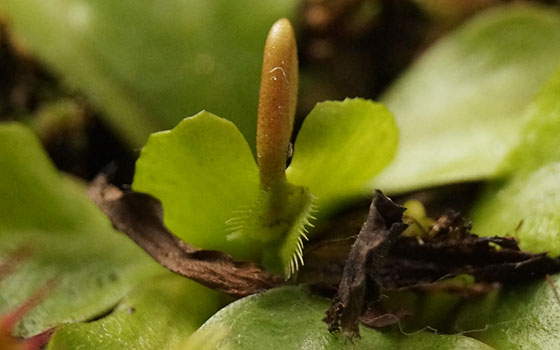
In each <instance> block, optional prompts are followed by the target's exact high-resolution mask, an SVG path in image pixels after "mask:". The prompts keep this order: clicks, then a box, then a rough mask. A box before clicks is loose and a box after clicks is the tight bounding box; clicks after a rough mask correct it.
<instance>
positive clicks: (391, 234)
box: [89, 175, 560, 337]
mask: <svg viewBox="0 0 560 350" xmlns="http://www.w3.org/2000/svg"><path fill="white" fill-rule="evenodd" d="M89 195H90V197H91V198H92V200H93V201H94V202H95V203H96V204H97V205H98V206H99V207H100V208H101V210H102V211H103V212H104V213H105V214H106V215H107V216H108V217H109V218H110V219H111V221H112V223H113V226H114V227H115V228H116V229H117V230H119V231H122V232H124V233H126V234H127V235H128V236H129V237H130V238H131V239H132V240H134V241H135V242H136V243H137V244H138V245H139V246H140V247H142V248H143V249H144V250H145V251H146V252H147V253H148V254H149V255H151V256H152V257H153V258H154V259H155V260H156V261H158V262H159V263H160V264H161V265H163V266H164V267H166V268H167V269H169V270H171V271H173V272H175V273H177V274H179V275H182V276H185V277H187V278H190V279H192V280H195V281H197V282H199V283H201V284H204V285H205V286H207V287H210V288H213V289H215V290H217V291H220V292H223V293H225V294H228V295H231V296H233V297H238V298H239V297H244V296H247V295H251V294H255V293H260V292H263V291H265V290H267V289H270V288H273V287H276V286H279V285H281V284H283V283H284V282H285V281H284V279H283V278H282V277H281V276H278V275H275V274H271V273H269V272H266V271H265V270H263V269H262V268H261V267H260V266H258V265H257V264H255V263H251V262H242V261H236V260H234V259H233V258H232V257H231V256H229V255H227V254H225V253H223V252H219V251H214V250H202V249H197V248H195V247H192V246H190V245H189V244H188V243H186V242H184V241H182V240H181V239H179V238H178V237H176V236H174V235H173V234H172V233H171V232H169V230H167V228H166V227H165V226H164V224H163V209H162V206H161V203H160V202H159V201H158V200H157V199H155V198H154V197H152V196H150V195H147V194H143V193H137V192H133V191H126V192H123V191H121V190H119V189H118V188H116V187H114V186H111V185H109V184H108V183H107V180H106V179H105V177H104V176H102V175H101V176H98V177H97V178H96V179H95V180H94V182H93V183H92V185H91V187H90V189H89ZM403 212H404V208H403V207H401V206H398V205H396V204H395V203H393V202H392V201H391V200H390V199H389V198H387V197H385V195H383V193H382V192H381V191H378V190H377V191H376V192H375V195H374V198H373V201H372V204H371V207H370V210H369V214H368V217H367V220H366V221H365V223H364V224H363V225H362V228H361V230H360V233H359V234H358V235H357V236H355V237H354V236H349V237H346V238H342V239H336V240H329V239H325V240H324V241H320V242H316V243H314V244H312V245H311V246H310V247H309V249H308V252H307V253H306V255H305V259H306V265H304V267H303V269H302V271H301V273H300V275H299V276H298V282H299V283H305V284H309V285H311V286H312V287H315V289H316V290H320V291H321V292H323V293H324V292H327V293H330V295H335V296H334V298H333V301H332V304H331V306H330V308H329V310H328V311H327V316H326V317H325V319H324V320H325V322H326V323H327V324H328V327H329V330H331V331H342V333H343V334H344V335H345V336H347V337H354V336H359V328H358V327H359V324H360V322H361V323H363V324H365V325H366V326H370V327H374V328H377V327H383V326H386V325H390V324H393V323H395V322H397V321H398V319H399V318H401V317H403V316H410V313H409V312H408V311H407V310H400V311H397V312H395V311H393V312H392V313H385V312H384V310H383V309H382V308H381V307H380V305H379V303H378V301H379V298H380V296H381V293H382V292H383V291H391V290H402V289H417V290H423V291H425V292H429V291H434V290H435V291H437V290H446V291H448V292H454V293H458V294H461V295H464V296H467V297H468V296H476V295H480V294H484V293H486V292H488V291H490V290H493V289H494V288H496V286H497V285H503V284H520V283H525V282H528V281H530V280H534V279H537V278H544V277H545V276H546V275H547V274H553V273H556V272H559V271H560V259H554V258H551V257H549V256H548V255H547V254H546V253H540V254H533V253H529V252H525V251H522V250H521V249H520V248H519V246H518V243H517V241H516V240H515V239H513V238H511V237H479V236H476V235H474V234H472V233H471V232H470V228H471V227H470V224H468V223H466V222H465V221H464V219H463V218H462V216H461V215H459V214H458V213H456V212H451V211H450V212H448V213H446V214H445V215H443V216H442V217H440V218H439V219H438V220H437V222H436V224H435V225H434V226H433V228H432V229H431V230H430V231H429V232H428V233H427V234H426V235H425V236H423V237H405V236H402V232H403V231H404V229H405V228H406V227H407V225H406V224H405V223H403V222H402V214H403ZM459 275H471V276H473V277H474V280H475V282H476V283H474V284H473V285H470V286H469V285H466V286H464V287H462V286H457V285H445V284H438V283H439V282H441V281H443V280H446V279H449V278H453V277H456V276H459Z"/></svg>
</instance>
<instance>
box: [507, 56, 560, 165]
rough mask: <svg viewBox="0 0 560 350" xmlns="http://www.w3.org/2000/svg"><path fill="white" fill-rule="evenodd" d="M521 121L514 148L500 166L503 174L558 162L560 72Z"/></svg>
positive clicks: (559, 152) (535, 100) (543, 88)
mask: <svg viewBox="0 0 560 350" xmlns="http://www.w3.org/2000/svg"><path fill="white" fill-rule="evenodd" d="M559 68H560V66H559ZM524 120H526V124H525V125H524V126H523V129H522V130H521V134H520V138H519V141H518V143H517V144H516V147H515V148H514V149H513V150H512V152H511V153H510V154H509V155H508V157H507V158H506V160H505V161H504V164H502V165H501V168H502V170H501V173H503V174H506V175H507V174H514V175H515V174H518V173H519V172H523V173H527V172H531V171H533V170H536V169H537V168H538V167H540V166H542V165H545V164H547V163H549V162H557V161H560V147H559V146H560V141H559V140H558V133H559V132H560V69H558V70H556V72H555V73H554V74H553V75H552V76H551V77H550V79H549V80H548V82H547V83H546V84H545V85H544V86H543V87H542V88H541V90H540V91H539V93H538V94H537V95H536V96H535V98H534V99H533V101H532V102H531V104H530V105H529V106H528V108H526V110H525V117H524Z"/></svg>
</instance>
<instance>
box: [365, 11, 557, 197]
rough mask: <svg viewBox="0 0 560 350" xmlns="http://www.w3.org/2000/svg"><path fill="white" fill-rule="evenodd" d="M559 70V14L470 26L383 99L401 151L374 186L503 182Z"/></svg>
mask: <svg viewBox="0 0 560 350" xmlns="http://www.w3.org/2000/svg"><path fill="white" fill-rule="evenodd" d="M544 33H546V34H544ZM558 62H560V15H559V14H558V13H557V11H555V10H552V9H546V8H543V7H533V6H527V5H525V6H506V7H502V8H497V9H493V10H490V11H487V12H485V13H483V14H481V15H479V16H477V17H476V18H474V19H473V20H471V21H469V22H468V23H467V24H465V25H464V26H463V27H462V28H460V29H459V30H457V31H456V32H454V33H452V34H450V35H449V36H447V37H446V38H444V39H443V40H441V41H440V42H438V43H437V44H436V45H435V46H434V47H433V48H431V49H430V50H428V51H427V52H426V53H425V54H424V55H423V56H422V57H421V58H420V60H419V61H418V62H417V63H416V64H414V65H413V66H412V67H411V68H410V69H409V71H408V72H406V73H405V74H404V75H403V76H402V77H401V78H400V79H399V81H398V82H397V83H396V84H395V85H394V86H392V87H391V88H390V89H389V91H388V92H387V93H386V95H385V96H384V97H383V98H382V101H383V102H384V103H385V104H386V105H387V107H388V108H389V110H391V112H393V113H394V114H395V117H396V120H397V124H398V126H399V131H400V132H401V138H400V139H401V143H400V145H399V150H398V152H397V156H396V157H395V160H394V162H393V163H392V164H391V165H390V166H389V167H388V168H387V170H386V171H384V172H383V173H382V174H381V175H380V176H379V177H378V178H377V179H375V180H374V182H373V186H376V187H379V188H381V189H384V190H386V191H388V192H393V193H395V192H403V191H408V190H413V189H418V188H423V187H429V186H434V185H442V184H447V183H454V182H462V181H470V180H479V179H486V178H489V177H493V176H495V175H496V172H497V170H498V165H499V164H500V162H501V161H502V160H503V158H504V156H505V155H506V154H507V153H508V152H509V150H510V149H511V148H512V147H513V145H514V144H515V141H516V137H517V135H518V133H519V130H520V127H521V126H522V125H523V118H522V113H523V111H524V109H525V107H526V106H527V104H528V103H529V102H530V101H531V99H532V97H533V95H534V94H535V93H536V91H537V90H538V88H540V86H541V85H542V84H543V83H544V82H545V80H546V79H547V78H548V77H549V76H550V75H551V74H552V72H553V71H554V70H555V68H556V67H557V65H558Z"/></svg>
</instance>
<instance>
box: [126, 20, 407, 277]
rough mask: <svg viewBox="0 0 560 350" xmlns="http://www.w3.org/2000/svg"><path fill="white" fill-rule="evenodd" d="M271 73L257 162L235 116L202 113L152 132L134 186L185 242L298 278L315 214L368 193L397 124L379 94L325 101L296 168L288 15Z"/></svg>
mask: <svg viewBox="0 0 560 350" xmlns="http://www.w3.org/2000/svg"><path fill="white" fill-rule="evenodd" d="M261 78H262V80H261V90H260V100H259V111H258V126H257V130H258V131H257V162H256V163H255V160H254V157H253V155H252V153H251V150H250V148H249V146H248V144H247V142H246V141H245V140H244V139H243V136H242V135H241V133H240V132H239V131H238V130H237V128H236V127H235V126H234V125H233V124H232V123H231V122H229V121H227V120H225V119H222V118H219V117H216V116H215V115H213V114H211V113H208V112H201V113H199V114H197V115H195V116H193V117H190V118H186V119H184V120H183V121H182V122H181V123H179V125H178V126H177V127H176V128H175V129H173V130H170V131H165V132H160V133H156V134H153V135H152V136H151V137H150V138H149V140H148V143H147V144H146V146H145V147H144V148H143V150H142V153H141V155H140V158H139V159H138V162H137V164H136V173H135V177H134V181H133V185H132V186H133V189H134V190H135V191H138V192H144V193H148V194H151V195H153V196H154V197H156V198H158V199H159V200H160V201H161V202H162V205H163V208H164V221H165V224H166V226H167V227H168V228H169V229H170V231H171V232H173V233H174V234H175V235H177V236H179V237H180V238H182V239H184V240H185V241H187V242H189V243H191V244H193V245H194V246H197V247H199V248H204V249H216V250H221V251H224V252H226V253H229V254H231V255H232V256H233V257H234V258H237V259H248V260H252V261H257V262H260V263H262V264H263V265H264V266H265V267H266V268H267V269H268V270H270V271H273V272H277V273H283V274H284V276H286V277H289V276H290V275H291V274H293V273H294V272H295V271H296V270H297V268H298V265H300V264H303V253H302V251H303V240H304V239H306V238H307V236H306V230H307V229H309V228H311V227H312V226H311V223H310V221H311V220H312V219H313V216H312V213H313V212H314V211H315V210H317V216H318V217H319V219H320V218H324V217H326V216H328V215H329V214H331V213H332V212H333V211H334V210H336V209H337V208H338V207H339V206H340V205H343V204H345V203H346V202H347V201H348V200H351V199H354V198H355V197H356V196H361V195H364V194H365V193H367V183H368V181H369V179H371V178H372V177H373V176H374V175H376V174H377V173H378V172H379V171H381V169H383V167H385V165H387V163H388V162H389V161H390V160H391V159H392V157H393V155H394V153H395V150H396V144H397V138H398V137H397V129H396V127H395V123H394V120H393V117H392V115H391V114H390V113H389V112H388V111H387V109H385V108H384V107H383V106H381V105H379V104H377V103H374V102H371V101H366V100H363V99H346V100H344V101H330V102H323V103H320V104H318V105H317V106H316V107H315V108H314V109H313V111H312V112H311V113H310V114H309V116H308V117H307V118H306V120H305V122H304V123H303V125H302V127H301V130H300V132H299V134H298V137H297V139H296V142H295V145H294V157H293V159H292V162H291V164H290V166H289V167H288V168H287V169H286V164H287V160H288V158H289V155H290V153H291V144H290V138H291V134H292V129H293V120H294V114H295V108H296V99H297V84H298V64H297V49H296V43H295V36H294V32H293V29H292V26H291V24H290V23H289V21H288V20H286V19H281V20H279V21H278V22H276V23H275V24H274V25H273V27H272V29H271V30H270V32H269V35H268V39H267V41H266V45H265V52H264V62H263V69H262V77H261ZM312 237H313V231H310V232H309V238H312Z"/></svg>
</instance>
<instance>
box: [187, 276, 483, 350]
mask: <svg viewBox="0 0 560 350" xmlns="http://www.w3.org/2000/svg"><path fill="white" fill-rule="evenodd" d="M328 305H329V300H327V299H323V298H320V297H317V296H311V295H310V294H309V293H308V292H307V291H306V290H305V289H303V288H300V287H284V288H277V289H273V290H270V291H268V292H266V293H264V294H258V295H253V296H250V297H247V298H244V299H241V300H239V301H237V302H234V303H232V304H230V305H229V306H227V307H225V308H224V309H222V310H220V311H219V312H218V313H217V314H215V315H214V316H213V317H212V318H210V320H208V321H207V322H206V323H205V324H204V325H203V326H202V327H201V328H200V329H199V330H198V331H197V332H195V333H194V334H193V336H192V337H191V338H190V339H189V341H188V343H187V344H186V345H185V346H184V347H183V348H182V349H183V350H191V349H193V350H194V349H196V350H206V349H230V350H235V349H243V350H253V349H255V350H256V349H266V348H275V349H306V350H323V349H333V350H334V349H378V350H389V349H391V350H393V349H394V350H397V349H422V350H423V349H426V350H428V349H430V350H432V349H433V350H436V349H437V350H444V349H457V350H458V349H472V350H475V349H480V350H483V349H484V350H490V349H492V348H490V347H488V346H486V345H484V344H482V343H480V342H478V341H476V340H474V339H471V338H467V337H463V336H443V335H435V334H431V333H418V334H414V335H404V334H402V333H399V332H398V330H386V331H383V332H381V331H374V330H371V329H366V328H362V329H361V339H360V340H356V341H355V342H354V344H352V343H349V342H345V341H344V340H343V339H341V338H340V337H338V336H336V335H333V334H331V333H329V331H328V330H327V325H326V323H324V322H323V321H322V318H323V317H324V316H325V310H326V309H327V308H328Z"/></svg>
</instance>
